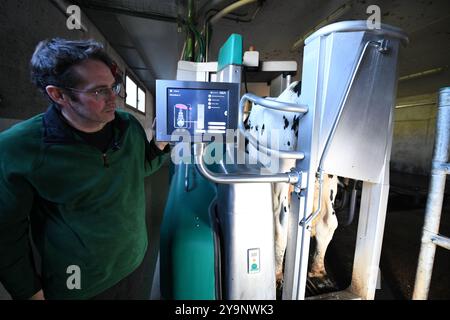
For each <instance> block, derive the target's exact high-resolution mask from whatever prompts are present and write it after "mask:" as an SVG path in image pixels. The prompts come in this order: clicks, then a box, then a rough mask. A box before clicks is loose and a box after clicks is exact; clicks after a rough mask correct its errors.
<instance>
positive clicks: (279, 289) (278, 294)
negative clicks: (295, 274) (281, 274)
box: [276, 278, 284, 300]
mask: <svg viewBox="0 0 450 320" xmlns="http://www.w3.org/2000/svg"><path fill="white" fill-rule="evenodd" d="M276 285H277V288H276V297H277V300H279V299H281V296H282V293H283V285H284V280H283V278H281V279H277V282H276Z"/></svg>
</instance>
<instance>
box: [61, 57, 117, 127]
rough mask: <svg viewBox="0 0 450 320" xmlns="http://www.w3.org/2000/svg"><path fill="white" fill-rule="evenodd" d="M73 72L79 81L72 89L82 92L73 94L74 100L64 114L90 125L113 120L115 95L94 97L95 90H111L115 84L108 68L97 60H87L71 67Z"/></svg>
mask: <svg viewBox="0 0 450 320" xmlns="http://www.w3.org/2000/svg"><path fill="white" fill-rule="evenodd" d="M73 71H74V72H76V73H77V74H78V76H79V79H80V80H81V81H80V83H79V84H78V85H77V86H76V88H74V89H77V90H81V91H83V92H73V95H75V96H76V99H72V101H71V103H70V106H69V108H68V109H69V110H66V112H70V113H73V115H74V116H76V117H77V118H79V119H81V120H82V121H83V122H87V123H91V124H95V123H97V124H98V125H101V124H106V123H108V122H110V121H112V120H114V111H115V109H116V103H115V100H116V96H115V94H114V93H112V92H111V91H110V94H109V95H108V96H104V97H101V96H100V97H96V95H95V93H94V92H95V90H96V89H100V88H111V87H112V85H113V84H114V83H115V79H114V77H113V75H112V73H111V70H110V69H109V67H108V66H107V65H106V64H105V63H103V62H101V61H99V60H92V59H88V60H86V61H83V62H82V63H80V64H77V65H75V66H73Z"/></svg>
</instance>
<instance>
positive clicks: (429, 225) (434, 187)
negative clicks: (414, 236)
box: [412, 87, 450, 300]
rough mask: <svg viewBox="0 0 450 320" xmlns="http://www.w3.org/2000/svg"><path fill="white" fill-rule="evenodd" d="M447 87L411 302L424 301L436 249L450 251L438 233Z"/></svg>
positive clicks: (448, 139) (448, 118) (449, 116)
mask: <svg viewBox="0 0 450 320" xmlns="http://www.w3.org/2000/svg"><path fill="white" fill-rule="evenodd" d="M449 144H450V87H445V88H442V89H441V90H440V91H439V102H438V114H437V122H436V138H435V144H434V154H433V161H432V167H431V180H430V190H429V193H428V199H427V206H426V211H425V223H424V226H423V233H422V245H421V248H420V255H419V263H418V266H417V273H416V280H415V284H414V292H413V296H412V298H413V300H425V299H427V298H428V292H429V290H430V282H431V275H432V273H433V264H434V256H435V253H436V246H440V247H442V248H445V249H448V250H450V238H448V237H445V236H442V235H440V234H439V224H440V220H441V213H442V204H443V200H444V191H445V181H446V178H447V174H449V172H450V170H449V168H450V164H449V163H448V152H449Z"/></svg>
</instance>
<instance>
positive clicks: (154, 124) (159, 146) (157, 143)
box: [152, 117, 168, 151]
mask: <svg viewBox="0 0 450 320" xmlns="http://www.w3.org/2000/svg"><path fill="white" fill-rule="evenodd" d="M155 129H156V117H155V119H153V123H152V130H153V132H155ZM155 138H156V137H155V136H154V138H153V139H154V140H155V144H156V146H157V147H158V149H159V150H161V151H162V150H164V148H165V147H166V146H167V144H168V142H164V141H156V139H155Z"/></svg>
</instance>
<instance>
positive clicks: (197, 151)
mask: <svg viewBox="0 0 450 320" xmlns="http://www.w3.org/2000/svg"><path fill="white" fill-rule="evenodd" d="M204 150H205V144H204V143H196V144H195V145H194V157H195V166H196V167H197V170H198V171H199V172H200V174H201V175H203V176H204V177H205V178H206V179H208V180H210V181H212V182H214V183H224V184H231V183H273V182H285V183H291V184H296V183H297V182H298V181H299V180H300V174H299V173H297V172H295V171H291V172H286V173H278V174H273V175H257V174H235V175H233V174H216V173H213V172H211V171H210V170H209V169H208V168H207V167H206V165H205V163H204V162H203V153H204Z"/></svg>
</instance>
